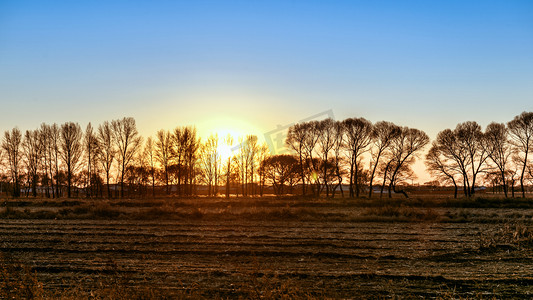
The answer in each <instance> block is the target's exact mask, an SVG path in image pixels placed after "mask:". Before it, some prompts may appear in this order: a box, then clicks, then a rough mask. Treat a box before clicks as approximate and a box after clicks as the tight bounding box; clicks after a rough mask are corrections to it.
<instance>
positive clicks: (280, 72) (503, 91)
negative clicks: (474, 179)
mask: <svg viewBox="0 0 533 300" xmlns="http://www.w3.org/2000/svg"><path fill="white" fill-rule="evenodd" d="M258 2H259V1H249V0H248V1H111V0H110V1H24V0H0V102H1V104H2V105H1V106H0V112H1V117H0V130H1V131H3V130H7V129H10V128H12V127H14V126H19V128H21V129H33V128H36V127H37V126H38V125H39V124H40V123H41V122H47V123H53V122H58V123H60V122H65V121H70V120H72V121H77V122H80V124H82V126H84V125H85V124H86V123H87V122H89V121H92V122H93V124H94V123H96V124H98V123H100V122H102V121H104V120H111V119H114V118H119V117H122V116H132V117H135V119H136V120H137V123H138V127H139V129H140V131H141V133H142V134H143V135H144V136H147V135H151V134H154V133H155V131H157V130H158V129H172V128H174V127H176V126H177V125H187V124H196V125H198V126H200V127H202V126H204V127H205V126H211V127H212V126H216V123H217V122H216V121H217V120H220V123H227V124H226V125H228V124H229V125H228V126H241V127H243V126H244V127H246V126H247V125H250V128H253V130H252V129H250V130H251V131H254V132H255V133H257V132H265V131H269V130H271V129H273V128H275V126H276V125H277V124H281V125H284V124H287V123H291V122H294V121H297V120H300V119H303V118H305V117H307V116H309V115H313V114H315V113H318V112H321V111H324V110H328V109H332V110H333V112H334V113H335V117H336V118H337V119H342V118H346V117H359V116H362V117H365V118H367V119H369V120H371V121H373V122H376V121H379V120H390V121H393V122H396V123H398V124H400V125H408V126H413V127H417V128H419V129H422V130H425V131H426V132H428V134H429V135H430V136H431V137H432V138H433V137H434V136H435V134H436V133H437V132H438V131H440V130H442V129H444V128H448V127H455V125H456V124H457V123H458V122H462V121H466V120H476V121H478V122H480V123H481V124H482V125H484V126H485V125H487V124H488V123H489V122H490V121H492V120H494V121H499V122H505V121H508V120H510V119H512V118H513V117H514V116H515V115H517V114H519V113H520V112H522V111H525V110H527V111H532V110H533V1H530V0H528V1H514V0H502V1H488V0H483V1H481V0H480V1H467V0H463V1H379V0H378V1H288V0H287V1H262V2H261V3H258ZM209 120H215V122H213V121H211V122H209ZM231 120H236V121H231ZM232 122H233V123H232ZM202 124H209V125H202ZM213 124H215V125H213ZM223 125H224V124H223ZM200 129H202V128H200ZM203 129H204V130H205V128H203Z"/></svg>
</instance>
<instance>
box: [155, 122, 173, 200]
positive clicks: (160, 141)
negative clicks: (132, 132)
mask: <svg viewBox="0 0 533 300" xmlns="http://www.w3.org/2000/svg"><path fill="white" fill-rule="evenodd" d="M155 158H156V160H157V162H158V163H159V164H160V165H161V167H162V169H163V172H164V175H165V186H166V193H167V195H169V194H170V190H169V180H168V178H169V167H170V165H171V164H172V159H173V158H174V149H173V143H172V135H171V134H170V132H169V131H168V130H167V131H164V130H159V131H158V132H157V135H156V141H155Z"/></svg>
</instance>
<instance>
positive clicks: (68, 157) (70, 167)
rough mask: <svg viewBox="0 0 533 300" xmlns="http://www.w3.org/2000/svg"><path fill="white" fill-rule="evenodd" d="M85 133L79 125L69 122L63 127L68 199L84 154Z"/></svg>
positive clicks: (62, 157)
mask: <svg viewBox="0 0 533 300" xmlns="http://www.w3.org/2000/svg"><path fill="white" fill-rule="evenodd" d="M82 137H83V132H82V130H81V127H80V125H79V124H78V123H73V122H67V123H64V124H63V125H61V139H60V149H61V151H60V155H61V160H62V161H63V163H64V164H65V167H66V171H67V197H68V198H71V197H72V192H71V190H72V179H73V175H74V173H75V172H76V171H77V169H78V167H79V163H80V160H81V157H82V154H83V146H82Z"/></svg>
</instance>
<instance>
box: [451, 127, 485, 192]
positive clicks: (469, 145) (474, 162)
mask: <svg viewBox="0 0 533 300" xmlns="http://www.w3.org/2000/svg"><path fill="white" fill-rule="evenodd" d="M454 134H455V136H456V139H457V141H458V143H459V149H460V151H461V152H463V153H465V154H466V157H467V162H468V164H469V166H468V169H469V170H470V175H471V177H470V178H471V179H470V182H471V185H470V191H469V192H468V196H471V195H473V194H475V192H476V190H475V188H476V179H477V177H478V175H479V174H480V173H482V172H485V171H486V169H485V168H486V164H485V162H486V160H487V158H488V150H487V148H486V147H485V146H484V142H485V141H484V135H483V132H482V131H481V126H479V124H478V123H476V122H473V121H469V122H464V123H460V124H458V125H457V127H456V128H455V130H454Z"/></svg>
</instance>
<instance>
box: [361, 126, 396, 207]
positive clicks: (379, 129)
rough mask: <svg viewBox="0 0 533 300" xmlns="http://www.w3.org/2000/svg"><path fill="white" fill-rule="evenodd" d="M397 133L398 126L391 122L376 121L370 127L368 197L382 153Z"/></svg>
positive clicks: (370, 195) (371, 191) (370, 193)
mask: <svg viewBox="0 0 533 300" xmlns="http://www.w3.org/2000/svg"><path fill="white" fill-rule="evenodd" d="M398 134H400V127H399V126H397V125H395V124H393V123H391V122H386V121H381V122H377V123H376V124H375V125H374V126H373V127H372V145H371V148H370V149H371V158H372V162H371V168H372V172H371V173H370V176H369V185H368V187H369V189H368V197H369V198H371V197H372V193H373V182H374V177H375V175H376V171H377V170H378V166H379V165H380V162H381V160H382V157H383V154H384V153H385V152H386V151H387V150H388V149H389V147H390V145H391V142H392V141H393V139H394V138H395V137H396V136H397V135H398Z"/></svg>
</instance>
